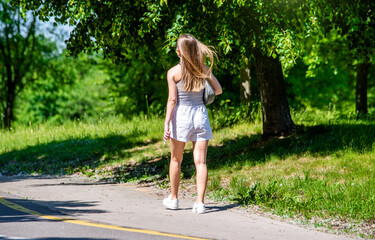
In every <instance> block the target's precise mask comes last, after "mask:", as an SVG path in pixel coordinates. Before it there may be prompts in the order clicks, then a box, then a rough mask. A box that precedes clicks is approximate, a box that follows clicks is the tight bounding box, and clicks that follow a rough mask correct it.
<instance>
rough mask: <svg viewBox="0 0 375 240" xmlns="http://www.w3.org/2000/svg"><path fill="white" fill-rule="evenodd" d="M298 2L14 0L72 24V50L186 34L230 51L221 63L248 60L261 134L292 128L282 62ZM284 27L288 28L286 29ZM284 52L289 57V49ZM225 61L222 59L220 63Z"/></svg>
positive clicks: (122, 56) (108, 51)
mask: <svg viewBox="0 0 375 240" xmlns="http://www.w3.org/2000/svg"><path fill="white" fill-rule="evenodd" d="M300 2H303V1H298V0H292V1H286V0H251V1H240V0H238V1H218V0H213V1H203V2H202V1H198V0H191V1H183V2H181V1H168V2H167V1H156V0H155V1H146V0H144V1H136V2H131V1H122V0H121V1H120V0H114V1H94V2H84V1H68V0H60V1H50V2H48V3H46V2H45V1H42V0H39V1H38V0H36V1H32V2H30V1H27V0H21V1H20V4H21V6H22V8H23V9H27V10H33V11H34V12H35V14H37V15H38V16H39V17H40V18H41V19H48V18H49V17H51V16H55V19H56V21H59V22H61V23H70V24H71V25H74V26H75V29H74V31H73V32H72V33H71V36H70V39H69V40H68V41H67V44H68V49H69V51H70V52H71V54H72V55H73V56H76V55H77V54H78V53H79V52H82V51H86V52H91V51H97V50H98V49H103V53H104V56H105V57H109V58H111V59H113V60H114V61H116V62H120V61H126V56H127V55H128V54H129V53H132V52H133V51H135V50H136V49H139V48H140V47H142V46H151V47H153V46H155V45H154V43H156V42H161V41H164V39H167V44H166V46H164V49H166V50H167V51H168V50H170V49H172V48H173V47H174V44H175V42H176V39H177V37H178V36H179V35H180V34H181V33H183V32H189V33H192V34H193V35H195V36H196V37H197V38H199V39H201V40H203V41H204V42H206V43H209V44H212V45H214V46H219V50H220V51H221V53H222V54H227V56H228V54H229V55H231V56H232V57H233V58H231V59H227V60H226V61H225V63H226V64H227V66H228V67H231V66H233V65H241V63H242V61H243V59H245V58H255V62H256V65H255V66H256V75H257V81H258V85H259V90H260V96H261V102H262V112H263V135H264V136H279V135H286V134H289V133H290V132H291V131H292V130H293V129H294V123H293V121H292V118H291V116H290V111H289V105H288V101H287V99H286V92H285V86H284V85H285V83H284V77H283V71H282V69H283V67H282V65H281V63H283V65H284V69H286V68H288V64H287V63H288V62H290V61H289V59H288V58H289V57H290V53H293V51H292V50H291V48H290V46H288V45H287V44H284V43H285V42H286V41H289V40H290V39H289V37H290V36H292V35H293V31H294V30H296V29H297V30H298V27H300V25H301V22H303V20H302V21H301V19H303V16H304V15H303V10H304V9H303V5H302V3H300ZM286 33H287V34H286ZM288 54H289V55H288ZM224 65H225V64H224Z"/></svg>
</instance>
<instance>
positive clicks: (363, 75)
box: [355, 63, 369, 115]
mask: <svg viewBox="0 0 375 240" xmlns="http://www.w3.org/2000/svg"><path fill="white" fill-rule="evenodd" d="M368 69H369V64H367V63H360V64H358V65H357V79H356V89H355V91H356V92H355V110H356V113H357V114H358V115H360V114H366V113H367V74H368Z"/></svg>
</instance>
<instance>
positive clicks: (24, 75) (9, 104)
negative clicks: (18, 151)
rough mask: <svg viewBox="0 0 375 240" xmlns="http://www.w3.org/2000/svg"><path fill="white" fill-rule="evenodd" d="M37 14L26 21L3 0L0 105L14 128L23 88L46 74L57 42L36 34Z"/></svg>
mask: <svg viewBox="0 0 375 240" xmlns="http://www.w3.org/2000/svg"><path fill="white" fill-rule="evenodd" d="M36 21H37V20H36V18H35V17H31V20H29V21H25V19H24V18H22V16H21V13H20V11H19V8H18V7H14V6H11V5H10V4H9V3H7V2H6V1H0V93H1V95H0V106H1V108H2V112H3V121H2V125H3V127H4V128H10V127H11V124H12V122H13V120H14V103H15V99H16V96H17V95H18V94H19V93H20V92H21V91H22V89H23V88H24V87H25V86H26V85H28V84H30V83H31V82H33V81H34V80H35V79H36V78H37V77H38V75H39V76H41V75H43V68H44V67H45V66H46V62H45V57H46V56H51V53H52V52H53V49H54V47H53V46H54V44H53V43H51V42H48V41H47V40H46V39H45V38H43V36H41V35H37V34H36Z"/></svg>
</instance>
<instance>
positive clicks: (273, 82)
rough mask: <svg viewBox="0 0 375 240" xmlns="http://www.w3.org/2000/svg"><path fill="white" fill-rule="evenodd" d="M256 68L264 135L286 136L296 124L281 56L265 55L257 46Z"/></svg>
mask: <svg viewBox="0 0 375 240" xmlns="http://www.w3.org/2000/svg"><path fill="white" fill-rule="evenodd" d="M254 54H255V70H256V76H257V82H258V85H259V92H260V100H261V103H262V114H263V137H270V136H286V135H288V134H290V133H291V132H292V131H293V130H294V128H295V125H294V123H293V120H292V117H291V116H290V110H289V104H288V101H287V98H286V89H285V82H284V75H283V72H282V68H281V63H280V61H279V57H278V56H277V57H276V58H273V57H269V56H266V55H263V54H262V52H261V51H260V50H259V49H257V48H255V49H254Z"/></svg>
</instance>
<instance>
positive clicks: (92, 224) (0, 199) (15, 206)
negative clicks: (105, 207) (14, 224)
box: [0, 196, 205, 240]
mask: <svg viewBox="0 0 375 240" xmlns="http://www.w3.org/2000/svg"><path fill="white" fill-rule="evenodd" d="M0 204H3V205H5V206H7V207H9V208H12V209H15V210H17V211H20V212H24V213H28V214H31V215H35V216H39V217H41V218H45V219H49V220H54V221H61V222H68V223H73V224H78V225H83V226H90V227H97V228H106V229H112V230H119V231H125V232H135V233H144V234H150V235H158V236H164V237H173V238H180V239H192V240H205V239H204V238H196V237H189V236H184V235H178V234H172V233H162V232H157V231H153V230H146V229H144V230H143V229H135V228H126V227H120V226H115V225H109V224H103V223H95V222H90V221H85V220H77V219H71V218H62V217H56V216H52V215H45V214H42V213H39V212H36V211H33V210H30V209H27V208H24V207H22V206H21V205H18V204H15V203H13V202H10V201H8V200H5V199H4V198H3V197H2V196H0Z"/></svg>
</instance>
